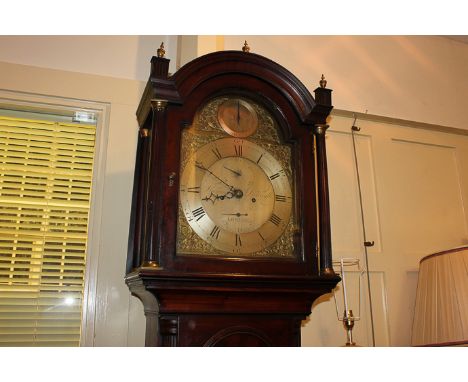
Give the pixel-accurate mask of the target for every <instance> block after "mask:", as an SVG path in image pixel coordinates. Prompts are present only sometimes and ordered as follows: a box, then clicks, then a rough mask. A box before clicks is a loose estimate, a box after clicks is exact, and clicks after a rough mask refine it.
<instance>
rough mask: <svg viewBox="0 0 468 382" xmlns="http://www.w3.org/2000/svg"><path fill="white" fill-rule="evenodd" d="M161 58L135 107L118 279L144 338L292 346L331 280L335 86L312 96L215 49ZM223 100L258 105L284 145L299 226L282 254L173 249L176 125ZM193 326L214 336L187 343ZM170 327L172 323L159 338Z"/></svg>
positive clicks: (250, 59) (268, 68)
mask: <svg viewBox="0 0 468 382" xmlns="http://www.w3.org/2000/svg"><path fill="white" fill-rule="evenodd" d="M168 64H169V60H167V59H165V58H162V57H153V59H152V61H151V76H150V79H149V81H148V83H147V85H146V88H145V91H144V93H143V96H142V99H141V102H140V105H139V107H138V110H137V119H138V122H139V125H140V135H139V140H138V148H137V158H136V167H135V178H134V189H133V200H132V212H131V221H130V234H129V247H128V258H127V276H126V282H127V284H128V285H129V288H130V290H131V291H132V293H134V294H135V295H137V296H138V297H139V298H140V299H141V300H142V301H143V302H144V305H145V312H146V315H147V344H153V345H154V344H158V345H164V344H166V345H183V344H184V345H189V344H192V345H193V344H195V345H210V344H212V345H213V344H220V345H223V344H226V345H227V344H237V345H242V344H244V340H245V344H249V343H250V344H251V345H252V346H259V345H260V344H261V343H264V344H270V345H271V344H272V345H275V344H277V345H278V346H280V345H281V346H282V345H284V346H293V345H298V344H300V322H301V320H302V319H304V318H305V317H306V316H307V315H308V314H309V313H310V309H311V304H312V302H313V301H314V300H315V299H316V298H317V297H318V296H320V295H321V294H324V293H327V292H329V291H331V290H332V288H333V287H334V286H335V285H336V283H337V282H338V280H339V278H338V277H337V276H336V275H335V274H334V273H333V271H331V269H332V267H331V248H330V247H331V245H330V221H329V207H328V184H327V174H326V171H327V169H326V152H325V147H324V144H325V139H324V131H325V130H326V119H327V116H328V115H329V113H330V111H331V109H332V105H331V90H329V89H326V88H324V87H320V88H317V89H316V90H315V99H314V97H312V95H311V94H310V93H309V91H308V90H307V89H306V88H305V86H304V85H303V84H302V83H301V82H300V81H299V80H298V79H297V78H296V77H295V76H294V75H293V74H292V73H290V72H289V71H288V70H286V69H285V68H283V67H282V66H280V65H278V64H277V63H275V62H273V61H271V60H269V59H267V58H265V57H262V56H260V55H256V54H253V53H245V52H239V51H224V52H216V53H211V54H208V55H205V56H202V57H199V58H197V59H195V60H193V61H192V62H190V63H188V64H186V65H185V66H183V67H182V68H181V69H179V70H178V71H177V72H176V73H175V74H174V75H172V76H168ZM222 96H229V97H239V98H242V99H245V100H251V101H252V102H253V103H256V104H258V105H261V107H263V108H265V109H266V110H267V111H268V112H269V113H270V114H271V115H272V117H273V118H274V119H275V121H276V125H277V126H278V129H279V135H280V137H281V138H282V140H283V143H284V144H288V145H289V146H290V148H291V166H292V167H293V170H294V178H295V186H294V187H293V197H294V199H295V203H294V209H295V211H294V213H295V214H296V217H297V232H296V234H295V236H294V246H293V248H294V249H293V253H292V254H291V256H289V257H288V256H286V257H284V256H273V257H260V258H259V257H255V256H235V255H230V254H227V253H226V255H219V254H218V255H216V256H193V255H190V256H188V255H187V256H185V255H183V254H180V253H179V254H177V253H176V248H177V224H178V210H179V182H180V176H181V163H180V152H181V140H182V138H181V137H182V131H183V129H186V128H188V127H189V126H191V125H192V123H193V122H194V118H195V116H196V114H197V111H198V110H199V109H200V107H201V106H203V105H206V104H207V103H208V102H209V101H210V100H213V99H215V98H217V97H222ZM319 244H320V245H319ZM319 247H320V251H319ZM148 296H152V297H148ZM153 297H154V300H153ZM149 300H152V301H151V302H149ZM145 301H146V302H145ZM150 311H151V312H150ZM245 314H247V315H250V316H247V318H246V317H245V316H244V315H245ZM151 315H153V316H152V318H151V317H150V316H151ZM220 315H224V317H225V318H226V319H225V320H223V319H221V316H220ZM239 315H241V316H239ZM278 315H279V316H278ZM189 317H191V318H189ZM216 317H217V318H216ZM248 317H250V318H251V321H249V319H248ZM174 320H175V321H174ZM246 320H247V321H246ZM278 320H279V321H278ZM171 322H172V324H170V323H171ZM174 322H176V323H177V325H176V324H174ZM183 322H186V325H184V324H183ZM216 322H217V324H216ZM249 322H250V323H251V325H250V326H249V324H248V323H249ZM168 323H169V324H168ZM194 323H195V324H196V326H198V327H199V328H200V327H211V329H210V330H209V332H210V335H209V336H208V335H207V334H206V333H205V335H204V337H203V338H204V339H203V340H201V339H199V340H197V341H195V342H191V341H190V340H189V338H192V336H193V334H194V332H193V330H192V331H191V330H190V325H192V326H193V325H194ZM168 325H169V326H168ZM174 325H175V326H174ZM168 327H169V328H172V329H168V330H169V331H168V333H169V334H167V335H168V336H169V337H167V336H166V337H165V334H164V330H165V329H164V328H166V329H167V328H168ZM176 327H177V328H178V329H174V328H176ZM245 327H250V329H251V331H250V332H249V330H250V329H249V330H247V331H246V330H244V329H245ZM280 327H281V328H282V329H281V331H282V333H283V334H282V335H281V336H283V337H284V335H285V334H284V333H288V334H286V337H288V340H285V339H284V338H283V339H280V337H281V336H280V335H279V333H278V334H277V335H274V332H275V329H274V328H276V330H277V329H279V328H280ZM235 328H238V329H239V328H240V329H239V330H240V331H239V333H238V332H236V330H237V329H236V330H235ZM242 328H244V329H242ZM268 328H271V330H270V329H268ZM286 329H287V330H286ZM149 331H153V332H157V333H158V334H157V335H156V336H155V337H154V336H153V338H154V340H149V339H148V338H149V337H148V336H149V334H148V332H149ZM174 333H175V334H174ZM182 333H184V334H183V335H182ZM189 333H190V334H189ZM220 333H221V334H220ZM222 333H225V334H226V335H222ZM227 333H231V334H232V333H237V334H235V335H234V334H233V337H230V336H231V334H229V335H228V334H227ZM245 333H250V334H245ZM252 333H254V334H252ZM255 333H256V334H255ZM268 333H269V334H268ZM153 334H154V333H153ZM216 336H218V337H219V341H218V340H215V339H216V338H218V337H216ZM226 336H227V337H226ZM228 337H229V338H230V339H229V338H228ZM221 338H222V340H221ZM275 338H276V339H275ZM243 339H244V340H243ZM210 341H211V342H210ZM223 341H224V342H223Z"/></svg>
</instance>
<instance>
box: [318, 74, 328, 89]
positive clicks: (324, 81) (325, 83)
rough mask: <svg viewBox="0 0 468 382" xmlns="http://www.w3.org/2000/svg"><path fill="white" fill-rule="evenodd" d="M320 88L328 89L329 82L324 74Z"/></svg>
mask: <svg viewBox="0 0 468 382" xmlns="http://www.w3.org/2000/svg"><path fill="white" fill-rule="evenodd" d="M319 83H320V87H321V88H326V87H327V80H326V79H325V76H324V75H323V74H322V78H321V79H320V82H319Z"/></svg>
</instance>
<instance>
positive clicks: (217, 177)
mask: <svg viewBox="0 0 468 382" xmlns="http://www.w3.org/2000/svg"><path fill="white" fill-rule="evenodd" d="M195 166H196V167H198V168H199V169H201V170H205V171H206V172H208V173H210V174H211V175H213V176H214V177H215V178H216V179H218V180H220V181H221V182H223V183H224V184H225V185H226V186H228V187H229V190H231V191H232V190H234V187H233V186H230V185H229V184H227V183H226V182H225V181H224V180H222V179H221V178H220V177H219V176H218V175H216V174H215V173H213V172H211V171H210V170H208V169H207V168H206V167H205V166H203V164H201V163H200V162H196V163H195Z"/></svg>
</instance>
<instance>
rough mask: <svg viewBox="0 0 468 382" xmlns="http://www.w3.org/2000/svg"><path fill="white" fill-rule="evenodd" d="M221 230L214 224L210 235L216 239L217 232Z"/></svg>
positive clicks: (217, 236) (217, 237)
mask: <svg viewBox="0 0 468 382" xmlns="http://www.w3.org/2000/svg"><path fill="white" fill-rule="evenodd" d="M220 232H221V230H220V228H219V227H218V226H217V225H215V226H214V227H213V229H212V230H211V233H210V236H211V237H212V238H214V239H216V240H218V239H219V233H220Z"/></svg>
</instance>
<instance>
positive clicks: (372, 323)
mask: <svg viewBox="0 0 468 382" xmlns="http://www.w3.org/2000/svg"><path fill="white" fill-rule="evenodd" d="M356 120H357V118H356V116H355V117H354V122H353V126H351V136H352V140H353V152H354V163H355V165H356V175H357V183H358V189H359V204H360V207H361V223H362V233H363V236H364V243H366V242H367V236H366V225H365V221H364V209H363V206H362V192H361V178H360V176H359V165H358V159H357V153H356V142H355V137H354V134H355V131H359V130H361V129H360V128H359V127H357V126H356ZM364 255H365V256H364V257H365V259H364V260H365V263H366V264H365V268H366V275H367V292H368V296H369V311H370V320H371V330H372V346H374V347H375V332H374V314H373V309H372V293H371V286H370V274H369V260H368V255H367V245H364Z"/></svg>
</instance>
